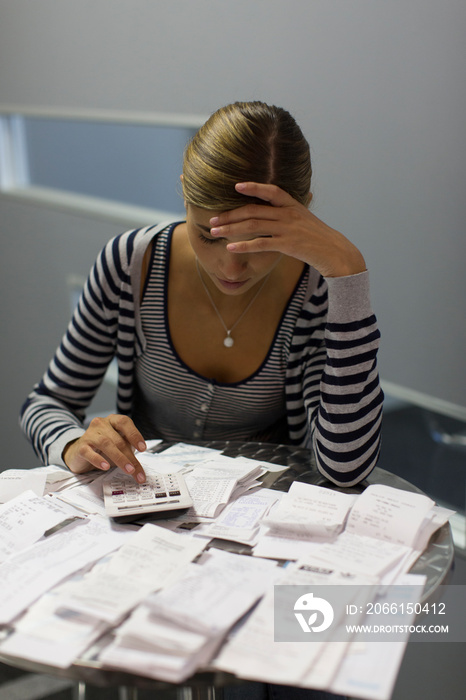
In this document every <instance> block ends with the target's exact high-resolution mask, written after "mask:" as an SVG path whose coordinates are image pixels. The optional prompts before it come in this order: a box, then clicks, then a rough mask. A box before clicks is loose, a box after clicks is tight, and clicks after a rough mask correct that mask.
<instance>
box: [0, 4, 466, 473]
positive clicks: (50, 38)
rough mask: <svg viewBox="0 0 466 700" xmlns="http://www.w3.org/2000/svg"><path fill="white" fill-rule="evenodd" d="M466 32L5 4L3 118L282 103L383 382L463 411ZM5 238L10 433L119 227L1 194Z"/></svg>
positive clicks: (329, 18)
mask: <svg viewBox="0 0 466 700" xmlns="http://www.w3.org/2000/svg"><path fill="white" fill-rule="evenodd" d="M465 34H466V5H465V3H464V2H462V0H443V2H438V0H390V2H386V1H385V0H351V2H348V0H331V1H329V0H287V1H282V0H253V1H251V0H234V2H233V1H232V2H219V1H218V0H196V1H195V2H193V1H192V0H170V2H162V0H160V1H159V2H157V1H155V0H81V2H79V3H76V2H74V1H72V0H42V2H40V3H31V2H29V1H28V0H0V66H1V69H0V106H1V105H7V104H16V105H19V106H24V107H27V106H36V107H39V106H43V107H50V108H52V107H66V108H70V109H73V108H76V109H82V108H88V109H110V110H131V111H135V110H138V111H142V112H181V113H184V114H191V113H198V114H206V113H209V112H211V111H213V110H214V109H215V108H217V107H218V106H219V105H221V104H224V103H227V102H231V101H233V100H236V99H263V100H266V101H269V102H274V103H276V104H280V105H283V106H285V107H287V108H288V109H289V110H290V111H291V112H292V113H293V114H294V115H295V116H296V118H297V119H298V121H299V122H300V124H301V125H302V127H303V130H304V131H305V133H306V135H307V137H308V139H309V141H310V143H311V147H312V153H313V158H314V171H315V177H314V196H315V204H314V211H315V213H316V214H317V215H318V216H320V217H321V218H323V219H325V220H326V221H327V222H328V223H329V224H330V225H332V226H334V227H335V228H339V229H340V230H342V231H343V232H344V233H346V234H347V235H348V236H349V237H350V238H352V239H353V240H354V241H355V243H356V244H358V245H359V246H360V247H361V249H362V250H363V252H364V254H365V256H366V260H367V263H368V266H369V268H370V270H371V279H372V295H373V303H374V307H375V310H376V312H377V315H378V318H379V322H380V327H381V330H382V334H383V348H382V351H381V356H380V366H381V372H382V376H383V378H384V379H385V380H388V381H389V382H393V383H395V384H396V385H399V386H401V387H405V388H407V389H408V390H416V391H418V392H422V393H423V394H426V395H430V396H432V397H436V398H440V399H443V400H445V401H447V402H451V403H452V404H456V405H458V406H460V407H463V408H464V407H465V406H466V396H465V387H466V363H465V362H464V348H465V347H466V323H465V322H464V317H465V298H466V275H465V274H464V260H465V252H466V250H465V248H466V246H465V243H464V241H465V230H464V229H465V221H466V197H465V195H464V192H465V191H466V181H465V180H466V177H465V169H464V162H465V155H466V153H465V151H466V139H465V138H464V115H465V114H466V94H465V88H464V58H465V56H464V54H465V42H464V36H465ZM0 227H1V228H0V235H1V246H2V269H5V272H2V280H1V292H2V299H4V298H7V299H8V300H9V302H10V303H9V305H8V308H6V307H5V306H4V305H3V307H4V308H3V309H2V313H3V314H6V318H5V320H4V325H3V328H8V337H7V340H6V342H5V343H4V349H3V350H2V359H3V358H5V359H6V361H7V364H6V367H7V370H6V377H5V379H4V380H3V379H2V387H3V386H6V387H7V390H6V393H5V394H4V396H6V397H7V399H8V400H7V401H6V402H5V401H4V402H3V405H4V407H7V413H8V417H7V419H6V422H4V425H8V426H9V432H8V435H15V436H16V433H15V432H14V431H15V430H16V428H13V427H12V426H13V422H14V421H15V420H16V418H15V419H14V421H13V419H12V418H11V416H12V414H13V413H15V412H16V410H17V404H18V403H20V400H22V397H23V395H24V393H25V392H26V390H27V389H28V388H29V386H30V384H31V382H32V381H33V380H35V379H36V378H37V377H38V375H39V374H40V372H41V371H42V367H43V366H44V364H45V362H46V361H47V359H48V355H49V354H50V352H51V350H52V348H53V347H54V346H55V343H56V342H57V340H58V337H59V333H58V331H57V327H58V325H59V323H61V322H62V316H64V314H65V312H64V311H63V310H61V304H62V300H61V298H60V297H61V295H62V282H63V275H64V274H65V272H66V273H68V272H72V271H76V272H80V273H81V272H82V270H83V269H84V267H87V265H88V263H89V262H90V261H91V259H92V258H93V256H94V254H95V252H96V251H97V249H98V248H99V247H100V244H101V243H102V242H103V241H104V239H106V238H108V237H109V236H110V235H113V234H114V233H117V232H118V227H117V226H115V224H106V223H104V222H101V221H100V222H97V221H95V222H94V221H91V220H89V219H85V218H80V217H77V216H73V215H67V214H65V213H63V212H53V211H48V210H46V209H41V208H38V207H34V206H32V205H25V204H20V203H16V202H15V203H13V202H11V201H9V200H8V199H7V198H0ZM6 266H7V267H6ZM78 267H79V269H77V268H78ZM23 283H25V284H26V290H25V289H24V288H23ZM4 371H5V362H2V372H4ZM4 410H5V409H4ZM10 419H11V425H10ZM18 440H21V438H20V437H18ZM4 444H5V439H4ZM15 445H16V441H15ZM14 459H20V456H19V453H18V452H15V453H14V454H13V455H11V460H14Z"/></svg>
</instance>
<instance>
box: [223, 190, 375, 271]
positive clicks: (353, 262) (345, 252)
mask: <svg viewBox="0 0 466 700" xmlns="http://www.w3.org/2000/svg"><path fill="white" fill-rule="evenodd" d="M236 189H237V191H238V192H241V193H242V194H244V195H245V196H246V197H248V196H249V197H257V198H259V199H263V200H264V201H265V202H268V204H269V205H272V206H267V205H261V204H245V206H244V207H240V208H238V209H232V210H230V211H225V212H222V213H221V214H219V215H217V216H215V217H213V218H212V219H211V220H210V225H211V226H212V228H211V230H210V233H211V235H212V236H213V237H215V238H217V237H219V238H227V239H228V241H229V242H228V244H227V249H228V250H230V251H232V252H234V253H261V252H265V251H267V252H270V251H275V252H279V253H283V254H284V255H288V256H290V257H293V258H297V259H298V260H302V261H303V262H305V263H307V264H308V265H311V266H312V267H314V268H316V270H318V271H319V272H320V273H321V275H323V276H324V277H343V276H345V275H354V274H357V273H359V272H363V271H364V270H365V269H366V264H365V262H364V258H363V256H362V254H361V252H360V251H359V249H358V248H357V247H356V246H355V245H354V244H353V243H351V241H349V240H348V239H347V238H346V237H345V236H344V235H343V234H342V233H340V232H339V231H336V230H335V229H332V228H330V227H329V226H327V224H325V223H324V222H323V221H321V220H320V219H318V218H317V217H316V216H314V214H313V213H312V212H310V211H309V209H307V208H306V207H305V206H304V205H303V204H300V203H299V202H297V201H296V200H295V199H294V198H293V197H292V196H291V195H289V194H288V193H287V192H285V191H284V190H282V189H281V188H280V187H277V186H276V185H266V184H260V183H257V182H242V183H238V184H237V185H236Z"/></svg>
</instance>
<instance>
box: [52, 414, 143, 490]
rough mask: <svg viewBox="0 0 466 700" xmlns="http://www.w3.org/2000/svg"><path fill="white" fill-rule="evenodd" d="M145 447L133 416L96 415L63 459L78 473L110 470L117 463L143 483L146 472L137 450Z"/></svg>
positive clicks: (67, 450)
mask: <svg viewBox="0 0 466 700" xmlns="http://www.w3.org/2000/svg"><path fill="white" fill-rule="evenodd" d="M145 449H146V444H145V442H144V438H143V437H142V435H141V433H140V432H139V430H138V429H137V428H136V426H135V425H134V423H133V421H132V420H131V418H129V417H128V416H123V415H119V414H113V415H110V416H106V417H105V418H94V419H93V420H92V421H91V422H90V424H89V427H88V429H87V430H86V432H85V433H84V434H83V435H81V437H80V438H78V439H77V440H74V441H73V442H70V443H68V444H67V445H66V447H65V449H64V450H63V460H64V462H65V464H66V466H67V467H68V469H69V470H70V471H72V472H74V473H75V474H83V473H85V472H88V471H90V470H91V469H101V470H103V471H107V470H108V469H110V467H114V466H116V467H118V468H119V469H121V470H122V471H123V472H124V473H125V474H130V475H131V476H132V477H133V478H134V480H135V481H137V482H138V483H140V484H142V483H143V482H144V481H145V480H146V475H145V473H144V469H143V468H142V467H141V465H140V464H139V462H138V460H137V459H136V457H135V456H134V450H139V451H140V452H143V451H144V450H145Z"/></svg>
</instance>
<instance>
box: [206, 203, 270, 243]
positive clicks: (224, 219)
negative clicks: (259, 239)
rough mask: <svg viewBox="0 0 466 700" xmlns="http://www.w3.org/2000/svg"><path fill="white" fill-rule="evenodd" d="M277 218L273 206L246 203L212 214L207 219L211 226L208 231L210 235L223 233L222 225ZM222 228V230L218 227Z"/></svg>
mask: <svg viewBox="0 0 466 700" xmlns="http://www.w3.org/2000/svg"><path fill="white" fill-rule="evenodd" d="M277 218H278V211H277V209H274V208H273V207H268V206H261V205H260V204H246V205H245V206H244V207H238V209H230V210H229V211H224V212H222V213H221V214H218V215H217V216H213V217H212V218H211V219H210V220H209V224H210V226H211V227H212V228H211V229H210V233H211V235H212V236H220V235H224V234H225V231H226V230H227V229H223V228H222V227H224V226H228V225H230V224H237V223H241V222H243V221H249V220H251V221H257V222H258V221H275V220H276V219H277ZM220 228H222V231H220V230H219V229H220Z"/></svg>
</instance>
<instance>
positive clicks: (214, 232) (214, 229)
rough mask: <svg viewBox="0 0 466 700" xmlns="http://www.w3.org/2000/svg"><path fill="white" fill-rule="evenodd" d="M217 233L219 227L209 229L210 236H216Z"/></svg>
mask: <svg viewBox="0 0 466 700" xmlns="http://www.w3.org/2000/svg"><path fill="white" fill-rule="evenodd" d="M219 233H220V229H219V228H211V229H210V235H211V236H218V234H219Z"/></svg>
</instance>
